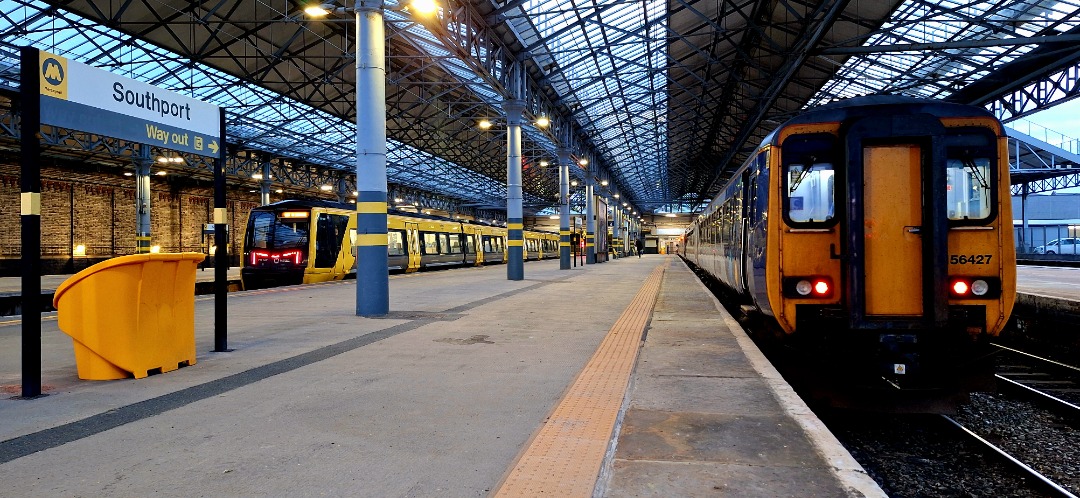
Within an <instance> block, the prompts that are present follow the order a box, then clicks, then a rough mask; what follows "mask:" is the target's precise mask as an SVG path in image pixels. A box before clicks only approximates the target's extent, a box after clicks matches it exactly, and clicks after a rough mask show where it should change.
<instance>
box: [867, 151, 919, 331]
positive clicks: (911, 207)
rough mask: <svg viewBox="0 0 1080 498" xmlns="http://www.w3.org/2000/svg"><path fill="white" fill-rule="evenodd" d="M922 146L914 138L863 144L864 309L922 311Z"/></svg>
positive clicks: (870, 313) (869, 312) (871, 313)
mask: <svg viewBox="0 0 1080 498" xmlns="http://www.w3.org/2000/svg"><path fill="white" fill-rule="evenodd" d="M921 179H922V149H921V147H920V146H919V145H914V144H896V145H879V146H870V147H864V148H863V242H864V251H865V269H864V271H863V274H864V275H865V278H866V287H865V288H866V289H868V290H869V291H868V292H866V296H865V298H866V314H867V315H868V316H874V315H879V316H880V315H885V316H917V315H921V314H922V312H923V299H922V292H912V290H914V289H922V263H923V261H922V239H921V238H920V236H919V233H918V232H919V231H918V230H917V228H918V227H919V226H920V225H922V195H921V193H922V188H921V187H922V185H921V184H922V181H921Z"/></svg>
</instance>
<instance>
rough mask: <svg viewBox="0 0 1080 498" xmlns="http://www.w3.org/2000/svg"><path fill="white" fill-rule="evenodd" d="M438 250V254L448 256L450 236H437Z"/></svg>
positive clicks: (444, 234)
mask: <svg viewBox="0 0 1080 498" xmlns="http://www.w3.org/2000/svg"><path fill="white" fill-rule="evenodd" d="M439 249H441V251H440V254H450V234H448V233H440V234H439ZM432 254H434V253H432Z"/></svg>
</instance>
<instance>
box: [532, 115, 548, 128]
mask: <svg viewBox="0 0 1080 498" xmlns="http://www.w3.org/2000/svg"><path fill="white" fill-rule="evenodd" d="M550 124H551V120H550V119H548V117H547V116H544V115H541V116H540V117H538V118H536V126H539V127H541V128H547V127H548V125H550Z"/></svg>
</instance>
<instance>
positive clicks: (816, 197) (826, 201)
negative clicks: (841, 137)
mask: <svg viewBox="0 0 1080 498" xmlns="http://www.w3.org/2000/svg"><path fill="white" fill-rule="evenodd" d="M784 173H785V174H784V180H785V182H786V185H785V188H786V194H787V201H788V202H787V215H788V218H789V219H790V220H791V221H793V222H795V223H817V222H826V221H831V220H832V219H833V217H834V211H835V206H834V202H833V200H834V199H835V198H836V197H835V196H834V195H833V189H834V185H833V180H834V178H835V176H836V175H835V171H834V170H833V165H832V164H831V163H817V162H815V163H810V164H799V163H793V164H788V165H787V166H786V167H785V168H784Z"/></svg>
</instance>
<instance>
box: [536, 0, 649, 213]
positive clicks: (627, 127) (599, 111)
mask: <svg viewBox="0 0 1080 498" xmlns="http://www.w3.org/2000/svg"><path fill="white" fill-rule="evenodd" d="M552 5H553V2H550V1H546V0H527V1H526V2H524V4H523V5H522V7H521V8H522V10H523V11H524V12H525V13H526V14H527V15H528V16H529V19H530V20H531V22H532V24H533V26H534V27H535V29H536V30H537V31H538V32H539V33H541V34H542V35H543V36H544V48H543V49H538V50H537V52H544V55H545V56H549V57H551V58H554V60H555V61H556V62H557V64H558V68H559V71H558V72H556V73H554V74H552V75H549V78H548V79H549V80H550V81H551V82H552V86H553V88H555V89H556V91H558V92H559V93H560V94H561V95H562V96H563V98H564V100H565V101H567V102H572V104H571V105H570V108H571V110H572V112H573V114H574V117H575V118H576V120H577V121H578V122H579V123H582V124H583V125H584V126H585V128H586V130H585V131H586V132H587V133H588V134H589V135H590V136H592V137H594V140H597V141H598V142H599V143H597V144H596V146H597V147H598V148H599V149H600V150H599V151H598V152H600V155H601V159H602V162H603V163H604V164H606V165H608V169H609V170H610V171H612V172H613V174H614V175H615V176H616V184H617V185H619V186H621V187H623V188H629V189H631V190H632V192H631V193H630V195H629V197H630V198H632V199H635V200H641V199H658V198H663V197H664V196H665V194H666V192H665V191H664V190H662V188H663V184H661V186H660V187H658V186H657V185H656V183H651V182H650V183H647V182H644V181H642V175H640V174H636V173H632V172H644V173H645V175H644V176H645V177H649V178H653V179H657V178H662V177H664V176H666V170H667V156H666V148H665V147H664V145H663V144H664V143H665V142H666V140H667V129H666V125H665V123H664V122H662V121H659V120H636V119H635V117H636V115H637V114H638V113H642V112H643V111H646V110H650V111H652V112H651V113H650V114H652V115H665V114H666V113H665V108H666V105H667V95H666V91H667V87H666V84H665V83H664V81H666V73H665V71H666V62H667V60H666V55H665V54H666V52H665V50H666V43H667V41H666V40H665V39H663V38H661V37H652V33H650V32H647V31H648V30H647V29H646V24H647V23H649V22H658V23H661V24H660V26H661V27H663V26H664V24H663V23H664V22H665V21H663V20H662V19H661V17H663V16H666V15H667V2H661V1H654V0H646V1H643V2H624V1H621V0H596V1H594V0H571V1H569V2H560V3H559V5H560V6H562V7H563V8H562V10H558V11H552V9H551V6H552ZM643 6H644V7H645V8H644V9H643V8H642V7H643ZM657 32H660V33H662V32H664V31H657ZM545 50H546V52H545ZM651 76H659V78H654V77H651ZM631 151H639V152H638V153H632V152H631ZM624 193H625V192H624Z"/></svg>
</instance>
